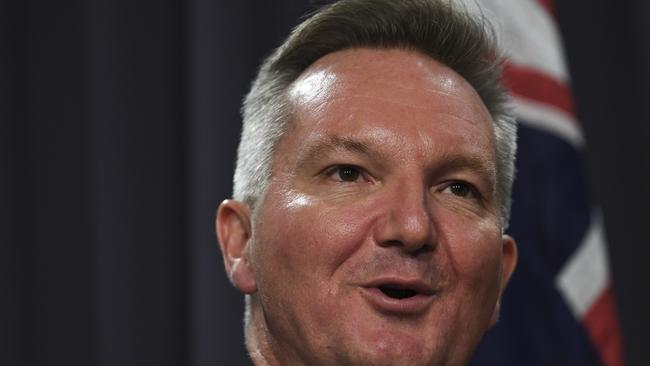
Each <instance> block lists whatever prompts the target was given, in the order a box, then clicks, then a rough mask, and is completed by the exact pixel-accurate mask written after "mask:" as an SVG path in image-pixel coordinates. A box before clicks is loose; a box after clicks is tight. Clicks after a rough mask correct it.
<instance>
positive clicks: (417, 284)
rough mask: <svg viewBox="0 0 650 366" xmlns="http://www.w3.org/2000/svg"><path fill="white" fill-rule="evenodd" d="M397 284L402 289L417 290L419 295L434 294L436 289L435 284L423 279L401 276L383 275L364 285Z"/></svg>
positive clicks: (367, 286)
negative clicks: (432, 284)
mask: <svg viewBox="0 0 650 366" xmlns="http://www.w3.org/2000/svg"><path fill="white" fill-rule="evenodd" d="M381 286H395V287H399V288H402V289H409V290H413V291H415V292H417V293H418V294H419V295H433V294H434V293H435V289H434V287H433V286H431V285H429V284H428V283H426V282H424V281H422V280H421V279H419V278H417V279H409V278H400V277H382V278H378V279H375V280H372V281H370V282H368V283H366V284H365V285H364V286H363V287H366V288H370V287H381Z"/></svg>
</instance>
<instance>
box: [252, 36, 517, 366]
mask: <svg viewBox="0 0 650 366" xmlns="http://www.w3.org/2000/svg"><path fill="white" fill-rule="evenodd" d="M289 98H290V101H291V103H292V105H293V107H294V111H293V120H292V124H291V127H290V129H289V131H288V132H287V134H286V135H285V136H284V137H283V138H282V139H281V141H280V143H279V145H278V149H277V152H276V154H275V155H274V162H273V165H272V177H271V179H270V182H269V186H268V190H267V193H266V196H265V198H264V201H263V202H262V203H261V206H260V207H259V211H258V212H257V215H256V216H255V218H254V220H253V226H252V239H251V240H250V242H249V246H248V248H247V249H246V250H247V256H248V258H247V260H248V261H250V266H251V268H252V277H253V278H254V283H255V286H256V289H257V292H256V293H255V294H254V295H253V308H254V309H257V310H254V313H255V311H257V312H259V314H258V315H262V317H260V316H258V319H260V318H262V319H261V321H262V322H265V324H264V327H265V329H266V331H267V332H268V335H269V344H271V346H270V348H271V349H274V350H275V351H274V353H275V354H276V357H279V358H280V361H282V363H283V364H296V363H305V364H310V365H316V364H346V365H352V364H368V365H458V364H464V363H466V362H467V360H468V359H469V358H470V356H471V354H472V352H473V350H474V348H475V346H476V345H477V343H478V342H479V340H480V338H481V336H482V335H483V333H484V332H485V331H486V330H487V329H488V328H489V327H490V326H491V325H492V324H493V323H494V322H495V321H496V317H497V313H498V301H499V298H500V294H501V291H502V290H503V288H504V286H505V283H506V282H507V279H508V277H509V275H510V273H511V272H512V269H513V267H514V262H515V256H516V254H515V253H516V249H515V247H514V242H513V241H512V239H510V238H509V237H507V236H502V234H501V223H500V218H499V217H500V216H499V202H498V197H497V195H496V192H497V189H496V163H495V141H494V133H493V127H492V123H491V119H490V115H489V113H488V112H487V110H486V108H485V106H484V105H483V103H482V102H481V100H480V98H479V97H478V96H477V94H476V93H475V91H474V90H473V89H472V87H471V86H470V85H469V84H468V83H467V82H466V81H465V80H464V79H462V78H461V77H460V76H459V75H458V74H456V73H455V72H453V71H452V70H450V69H449V68H447V67H445V66H443V65H441V64H440V63H438V62H436V61H434V60H432V59H430V58H428V57H425V56H423V55H420V54H417V53H413V52H408V51H403V50H372V49H356V50H346V51H340V52H336V53H332V54H329V55H327V56H325V57H323V58H321V59H320V60H318V61H317V62H316V63H315V64H313V65H312V66H311V67H309V69H307V70H306V71H305V72H304V73H303V74H302V75H301V77H300V78H299V79H298V80H297V81H296V82H295V83H294V84H293V85H292V87H291V89H290V91H289ZM254 316H255V315H254ZM278 353H279V354H280V355H278ZM283 357H284V359H283ZM298 359H299V360H298Z"/></svg>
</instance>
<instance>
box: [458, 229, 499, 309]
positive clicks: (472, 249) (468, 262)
mask: <svg viewBox="0 0 650 366" xmlns="http://www.w3.org/2000/svg"><path fill="white" fill-rule="evenodd" d="M450 225H451V226H452V228H451V229H450V230H448V231H447V233H448V234H446V235H447V238H448V240H447V242H448V243H453V244H451V245H450V246H449V256H450V263H451V265H452V266H453V268H454V271H455V273H456V275H457V276H458V280H459V283H462V284H463V287H464V290H465V291H468V292H469V293H470V294H473V295H472V296H473V297H475V298H476V299H477V300H483V302H484V303H486V302H487V303H492V302H495V301H496V299H497V297H498V293H499V288H500V280H501V270H502V269H501V266H502V254H501V235H500V231H499V229H498V225H497V224H495V223H493V222H492V221H489V222H481V223H479V224H478V225H477V223H476V222H475V221H474V222H473V223H468V222H464V221H461V220H459V221H456V222H454V223H452V224H450Z"/></svg>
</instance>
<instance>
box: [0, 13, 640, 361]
mask: <svg viewBox="0 0 650 366" xmlns="http://www.w3.org/2000/svg"><path fill="white" fill-rule="evenodd" d="M313 3H314V2H313V1H312V2H309V1H307V0H303V1H299V0H280V1H273V2H266V1H236V2H235V1H229V2H225V1H223V2H221V1H210V0H191V1H186V2H183V1H178V0H157V1H153V0H135V1H134V0H129V1H127V0H87V1H81V0H77V1H62V2H53V1H43V0H8V1H3V2H2V3H1V8H0V169H1V170H0V172H1V176H0V178H1V179H0V225H1V226H0V241H1V244H2V245H1V246H0V250H1V252H0V290H1V291H2V292H1V295H0V334H1V338H0V364H2V365H21V366H22V365H120V366H128V365H161V366H164V365H196V366H208V365H239V364H246V363H247V362H246V356H245V352H244V348H243V334H242V309H243V300H242V297H241V296H240V295H239V294H238V293H237V292H236V291H235V290H234V289H232V287H231V286H230V284H229V283H228V281H227V279H226V276H225V275H224V274H223V269H222V267H223V266H222V260H221V257H220V254H219V251H218V247H217V244H216V239H215V236H214V228H213V226H214V212H215V209H216V207H217V205H218V203H219V201H220V200H221V199H223V198H226V197H228V196H229V195H230V192H231V178H232V172H233V166H234V156H235V150H236V145H237V139H238V134H239V130H240V118H239V105H240V101H241V98H242V97H243V95H244V93H245V92H246V91H247V89H248V84H249V82H250V80H251V79H252V77H253V75H254V73H255V69H256V67H257V64H258V62H259V60H260V59H261V58H262V56H264V55H266V54H268V53H269V52H270V51H271V49H272V47H274V46H277V45H278V44H279V43H280V42H281V40H282V38H283V37H284V36H285V35H286V34H287V32H288V30H289V29H290V28H291V27H292V26H293V25H295V24H296V23H297V21H298V18H299V16H300V14H302V13H304V11H306V10H308V9H312V8H313V7H314V4H313ZM319 3H323V1H321V2H319ZM574 3H575V4H574ZM580 3H582V4H580ZM579 4H580V5H584V7H582V8H581V7H579ZM635 7H636V8H635ZM642 7H645V9H642ZM584 9H588V14H589V15H591V16H593V17H594V20H593V22H591V21H587V22H585V18H586V17H585V15H584V13H583V10H584ZM558 10H559V17H560V21H561V23H562V25H563V30H564V31H565V33H566V34H565V37H566V40H567V42H566V43H567V45H568V47H569V52H568V55H569V57H570V63H571V69H572V70H571V71H572V73H573V74H574V89H576V90H577V91H578V97H577V102H578V110H579V113H580V115H581V119H582V120H583V122H584V124H585V127H586V128H587V137H588V141H589V153H590V154H591V155H590V156H591V161H592V164H591V165H592V172H593V175H594V177H595V178H596V179H597V181H596V183H597V184H596V191H597V192H596V193H598V194H597V196H598V197H600V199H601V200H602V202H603V208H604V210H605V219H606V223H607V228H608V237H609V241H610V245H611V248H610V251H611V255H612V259H613V269H614V280H615V281H616V286H615V290H616V295H617V297H618V300H619V309H620V311H621V316H622V318H623V330H624V332H625V346H626V351H627V357H628V361H629V362H628V364H629V365H643V364H650V361H649V360H648V356H647V355H646V354H645V353H646V352H645V350H644V345H643V344H642V343H643V340H644V339H645V337H644V332H643V331H644V330H645V329H646V328H648V326H650V319H649V318H648V315H647V309H648V308H650V304H649V302H650V301H649V300H648V296H647V295H646V294H647V293H648V291H647V290H648V287H649V285H648V283H647V281H646V279H647V278H650V268H649V266H647V265H646V264H645V263H644V259H645V258H648V257H650V256H648V254H649V253H648V251H649V249H648V245H647V244H648V243H650V234H648V230H647V226H648V224H649V222H648V221H649V220H648V217H649V215H648V213H647V212H646V210H647V208H648V207H650V202H649V200H650V188H649V187H650V173H649V172H650V156H649V154H648V151H647V150H646V149H644V147H645V142H646V141H648V138H650V133H649V129H648V125H647V123H645V122H648V117H649V115H650V113H649V112H650V110H649V108H650V107H648V103H647V101H648V100H649V99H648V97H649V95H648V82H649V81H650V80H649V75H648V66H647V65H649V62H650V59H649V57H648V44H650V43H649V42H648V41H649V40H648V34H649V32H650V29H648V26H647V24H648V23H647V22H646V23H644V22H643V21H644V18H643V16H645V17H646V19H647V16H648V13H647V10H648V6H647V5H645V3H643V2H641V1H640V0H639V1H638V2H636V3H630V4H628V3H626V4H625V5H613V3H612V4H609V3H608V4H605V2H604V1H602V2H601V3H593V2H586V1H579V2H571V3H570V4H569V3H568V2H566V4H560V6H558ZM643 10H645V13H643ZM641 14H642V15H641ZM574 19H580V21H581V23H580V24H576V23H572V21H574ZM603 21H604V23H603ZM608 22H609V23H608ZM612 22H614V23H612ZM606 24H613V25H614V26H608V25H606ZM643 27H645V28H643ZM622 40H624V41H625V42H622ZM581 92H584V94H580V93H581ZM592 107H596V108H595V109H593V108H592ZM644 244H645V245H644Z"/></svg>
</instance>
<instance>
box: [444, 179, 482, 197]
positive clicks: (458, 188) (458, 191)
mask: <svg viewBox="0 0 650 366" xmlns="http://www.w3.org/2000/svg"><path fill="white" fill-rule="evenodd" d="M446 190H449V192H450V193H451V194H453V195H454V196H458V197H463V198H473V199H477V198H480V196H481V195H480V193H479V192H478V190H477V189H476V188H475V187H474V186H473V185H471V184H469V183H467V182H463V181H454V182H451V183H450V184H449V185H448V186H447V187H446V188H445V191H446Z"/></svg>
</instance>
